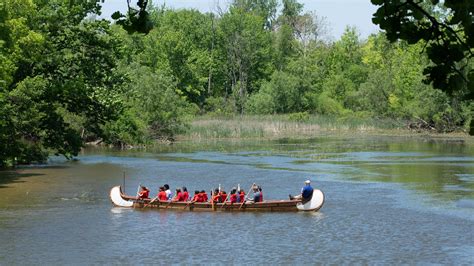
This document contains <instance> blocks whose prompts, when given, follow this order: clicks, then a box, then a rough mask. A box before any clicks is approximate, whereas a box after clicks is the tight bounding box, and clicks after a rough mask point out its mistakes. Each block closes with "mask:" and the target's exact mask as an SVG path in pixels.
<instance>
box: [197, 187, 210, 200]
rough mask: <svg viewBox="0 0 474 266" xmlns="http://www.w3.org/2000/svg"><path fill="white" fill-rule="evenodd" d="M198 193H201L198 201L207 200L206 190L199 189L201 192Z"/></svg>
mask: <svg viewBox="0 0 474 266" xmlns="http://www.w3.org/2000/svg"><path fill="white" fill-rule="evenodd" d="M199 194H201V201H200V202H207V201H208V200H209V199H208V197H207V193H206V191H204V190H201V193H199Z"/></svg>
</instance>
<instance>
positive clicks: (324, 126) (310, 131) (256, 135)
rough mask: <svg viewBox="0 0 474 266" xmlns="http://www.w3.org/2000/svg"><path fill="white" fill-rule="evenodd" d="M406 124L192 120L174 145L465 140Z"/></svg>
mask: <svg viewBox="0 0 474 266" xmlns="http://www.w3.org/2000/svg"><path fill="white" fill-rule="evenodd" d="M408 125H409V124H408V122H407V121H402V120H395V119H368V118H334V117H327V116H317V115H307V114H293V115H268V116H249V115H245V116H232V117H231V116H228V117H212V116H200V117H196V118H195V119H194V120H193V121H192V122H191V123H190V128H189V130H187V131H186V133H183V134H181V135H178V136H177V138H176V139H177V140H178V141H199V140H209V139H278V138H292V139H306V138H313V137H318V136H327V135H331V136H332V135H335V136H357V135H383V136H427V137H433V138H466V139H471V138H472V137H470V136H469V135H468V134H467V133H466V132H462V131H458V132H451V133H438V132H436V131H435V130H429V129H418V128H417V129H410V128H409V126H408Z"/></svg>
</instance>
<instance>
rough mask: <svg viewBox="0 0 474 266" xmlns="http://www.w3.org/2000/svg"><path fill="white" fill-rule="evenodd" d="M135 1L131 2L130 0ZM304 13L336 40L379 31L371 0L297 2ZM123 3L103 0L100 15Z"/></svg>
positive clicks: (178, 1) (182, 3) (210, 6)
mask: <svg viewBox="0 0 474 266" xmlns="http://www.w3.org/2000/svg"><path fill="white" fill-rule="evenodd" d="M132 2H134V0H132ZM229 2H230V0H154V1H153V3H154V4H155V5H159V6H161V5H162V4H164V3H165V4H166V6H168V7H172V8H174V9H180V8H194V9H197V10H199V11H201V12H215V11H217V7H218V6H220V7H222V8H223V9H225V7H226V6H227V5H228V3H229ZM298 2H300V3H302V4H304V10H305V11H314V12H316V14H317V16H318V17H325V20H326V22H327V24H328V30H329V32H328V35H329V38H331V37H332V38H334V39H339V37H340V36H341V35H342V33H343V32H344V29H345V27H346V26H355V27H356V28H357V29H358V31H359V33H360V36H361V37H362V38H366V37H367V36H368V35H370V34H371V33H375V32H377V31H378V27H377V26H376V25H374V24H372V14H373V13H374V12H375V11H376V9H377V7H376V6H374V5H372V4H371V3H370V0H299V1H298ZM126 8H127V1H126V0H105V3H104V4H103V7H102V16H101V17H104V18H110V15H111V14H112V13H113V12H115V11H121V12H122V13H123V12H125V11H126Z"/></svg>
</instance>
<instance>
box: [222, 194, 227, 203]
mask: <svg viewBox="0 0 474 266" xmlns="http://www.w3.org/2000/svg"><path fill="white" fill-rule="evenodd" d="M226 199H227V194H225V193H221V202H224V201H225V200H226Z"/></svg>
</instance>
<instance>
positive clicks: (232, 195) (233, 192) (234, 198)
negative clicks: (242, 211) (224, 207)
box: [230, 188, 237, 203]
mask: <svg viewBox="0 0 474 266" xmlns="http://www.w3.org/2000/svg"><path fill="white" fill-rule="evenodd" d="M236 192H237V189H236V188H233V189H232V190H231V191H230V203H236V202H237V193H236Z"/></svg>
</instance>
